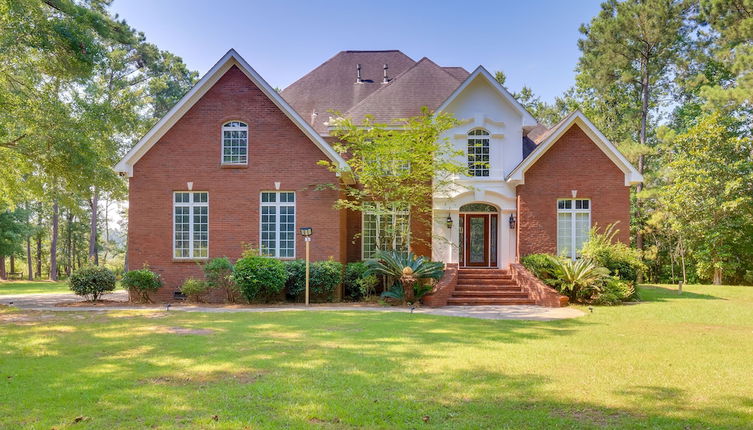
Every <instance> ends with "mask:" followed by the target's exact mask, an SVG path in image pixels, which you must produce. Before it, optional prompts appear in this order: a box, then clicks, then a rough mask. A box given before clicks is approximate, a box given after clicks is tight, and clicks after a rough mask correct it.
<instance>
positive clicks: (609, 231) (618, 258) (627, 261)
mask: <svg viewBox="0 0 753 430" xmlns="http://www.w3.org/2000/svg"><path fill="white" fill-rule="evenodd" d="M617 233H619V230H618V229H615V224H610V225H608V226H607V228H606V229H605V230H604V232H603V233H600V232H599V230H598V228H597V227H594V228H592V229H591V232H590V233H589V238H588V242H586V243H585V244H584V245H583V249H582V250H581V255H582V256H583V257H584V258H588V259H590V260H593V261H594V262H596V263H597V264H598V265H600V266H602V267H606V268H607V269H609V273H610V274H612V275H613V276H617V277H619V278H620V279H623V280H625V281H630V282H633V283H635V282H636V280H637V279H638V272H639V271H641V270H645V265H644V264H643V262H642V261H641V256H640V252H639V251H638V250H637V249H633V248H631V247H629V246H628V245H626V244H624V243H622V242H620V241H615V240H614V237H615V235H617Z"/></svg>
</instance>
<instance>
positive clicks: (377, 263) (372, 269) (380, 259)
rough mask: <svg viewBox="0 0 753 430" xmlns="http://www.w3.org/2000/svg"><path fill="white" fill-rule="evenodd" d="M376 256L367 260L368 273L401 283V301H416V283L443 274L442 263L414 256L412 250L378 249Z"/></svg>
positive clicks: (439, 276) (437, 277) (436, 278)
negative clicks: (372, 259)
mask: <svg viewBox="0 0 753 430" xmlns="http://www.w3.org/2000/svg"><path fill="white" fill-rule="evenodd" d="M376 257H377V259H376V260H374V261H369V264H368V266H369V271H368V273H370V274H379V275H384V276H386V277H387V278H388V279H392V280H395V281H397V282H398V283H399V284H400V285H402V287H403V299H402V300H403V302H408V303H415V302H416V297H415V284H416V283H419V284H420V283H422V281H423V280H430V279H434V280H438V279H440V278H441V277H442V275H444V263H441V262H438V261H430V260H427V259H426V258H424V257H416V256H415V255H414V254H413V253H412V252H400V251H379V252H377V255H376ZM424 294H425V293H424ZM383 296H384V294H383Z"/></svg>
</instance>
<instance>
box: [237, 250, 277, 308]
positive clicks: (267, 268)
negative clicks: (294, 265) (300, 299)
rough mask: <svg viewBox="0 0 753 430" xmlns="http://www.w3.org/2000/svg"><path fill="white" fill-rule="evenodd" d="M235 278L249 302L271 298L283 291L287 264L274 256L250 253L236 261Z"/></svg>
mask: <svg viewBox="0 0 753 430" xmlns="http://www.w3.org/2000/svg"><path fill="white" fill-rule="evenodd" d="M233 278H234V279H235V282H236V283H237V284H238V287H239V288H240V291H241V294H243V296H244V297H245V298H246V300H248V301H249V302H251V301H254V300H269V299H270V298H271V297H272V296H274V295H275V294H277V293H279V292H280V291H282V289H283V288H284V287H285V281H286V280H287V278H288V274H287V272H286V271H285V265H284V264H283V263H282V262H281V261H279V260H275V259H274V258H268V257H260V256H254V255H249V256H246V257H243V258H241V259H240V260H238V261H237V262H236V263H235V270H234V271H233Z"/></svg>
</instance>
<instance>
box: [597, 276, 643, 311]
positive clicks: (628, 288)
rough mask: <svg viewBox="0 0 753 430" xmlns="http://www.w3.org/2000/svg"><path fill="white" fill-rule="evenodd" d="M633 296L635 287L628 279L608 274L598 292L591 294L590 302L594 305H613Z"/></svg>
mask: <svg viewBox="0 0 753 430" xmlns="http://www.w3.org/2000/svg"><path fill="white" fill-rule="evenodd" d="M634 296H635V288H634V287H633V284H632V283H630V282H629V281H625V280H622V279H620V278H618V277H616V276H610V277H608V278H606V279H605V280H604V283H603V286H602V288H601V290H600V291H599V293H598V294H596V295H595V296H593V298H592V300H591V303H593V304H595V305H605V306H614V305H619V304H620V303H622V302H625V301H628V300H630V299H632V298H634Z"/></svg>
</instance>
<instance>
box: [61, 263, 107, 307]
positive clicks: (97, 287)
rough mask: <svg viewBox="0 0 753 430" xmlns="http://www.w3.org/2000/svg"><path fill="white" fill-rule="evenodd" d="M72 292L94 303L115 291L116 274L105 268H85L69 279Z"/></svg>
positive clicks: (74, 273)
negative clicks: (103, 295)
mask: <svg viewBox="0 0 753 430" xmlns="http://www.w3.org/2000/svg"><path fill="white" fill-rule="evenodd" d="M68 286H69V287H70V289H71V291H73V292H74V293H76V294H77V295H79V296H82V297H84V298H85V299H86V300H88V301H91V302H94V301H97V300H98V299H99V297H100V296H101V295H102V294H104V293H107V292H110V291H113V290H115V274H113V273H112V272H111V271H110V270H109V269H107V268H105V267H97V266H89V267H83V268H81V269H79V270H77V271H75V272H73V274H72V275H71V277H70V279H68Z"/></svg>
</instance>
